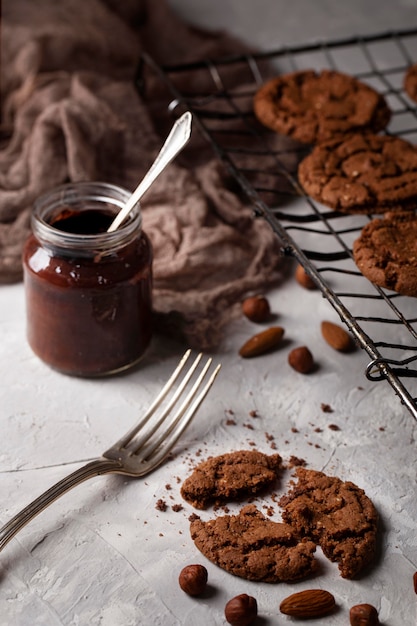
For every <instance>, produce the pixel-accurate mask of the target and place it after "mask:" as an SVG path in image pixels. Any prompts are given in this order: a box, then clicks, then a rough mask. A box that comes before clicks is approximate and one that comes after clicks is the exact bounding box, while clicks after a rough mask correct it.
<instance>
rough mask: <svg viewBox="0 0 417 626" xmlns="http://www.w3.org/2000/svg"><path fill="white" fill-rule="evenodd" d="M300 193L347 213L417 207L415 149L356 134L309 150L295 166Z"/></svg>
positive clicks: (387, 139) (401, 141)
mask: <svg viewBox="0 0 417 626" xmlns="http://www.w3.org/2000/svg"><path fill="white" fill-rule="evenodd" d="M298 179H299V182H300V184H301V185H302V187H303V188H304V191H305V192H306V193H307V194H309V195H310V196H311V197H312V198H314V199H315V200H318V201H319V202H321V203H323V204H325V205H327V206H329V207H332V208H333V209H337V210H338V211H342V212H345V213H372V212H374V213H384V212H385V211H387V210H397V209H398V208H403V209H407V210H408V209H410V208H413V207H414V206H416V205H417V147H416V146H414V145H412V144H411V143H409V142H408V141H405V140H404V139H401V138H399V137H392V136H387V135H374V134H373V133H365V134H359V133H355V134H353V135H349V136H347V137H345V138H339V139H334V140H332V141H327V142H325V143H323V144H320V145H318V146H316V147H315V148H313V150H312V152H311V153H310V154H309V155H308V156H307V157H306V158H305V159H303V160H302V161H301V163H300V165H299V167H298Z"/></svg>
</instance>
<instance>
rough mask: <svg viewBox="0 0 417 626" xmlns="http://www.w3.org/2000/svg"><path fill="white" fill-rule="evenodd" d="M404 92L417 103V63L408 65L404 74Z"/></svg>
mask: <svg viewBox="0 0 417 626" xmlns="http://www.w3.org/2000/svg"><path fill="white" fill-rule="evenodd" d="M404 90H405V92H406V94H407V95H409V96H410V98H411V99H412V100H414V102H417V63H415V64H414V65H410V67H409V68H408V70H407V72H406V73H405V76H404Z"/></svg>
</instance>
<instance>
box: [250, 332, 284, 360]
mask: <svg viewBox="0 0 417 626" xmlns="http://www.w3.org/2000/svg"><path fill="white" fill-rule="evenodd" d="M283 335H284V329H283V328H281V326H271V327H270V328H267V329H266V330H263V331H262V332H261V333H258V334H257V335H253V337H251V338H250V339H248V341H246V342H245V343H244V344H243V346H242V347H241V348H240V350H239V354H240V356H242V357H243V358H245V359H250V358H251V357H254V356H258V355H260V354H264V353H265V352H269V350H272V349H273V348H276V346H277V345H278V344H279V343H280V341H281V339H282V337H283Z"/></svg>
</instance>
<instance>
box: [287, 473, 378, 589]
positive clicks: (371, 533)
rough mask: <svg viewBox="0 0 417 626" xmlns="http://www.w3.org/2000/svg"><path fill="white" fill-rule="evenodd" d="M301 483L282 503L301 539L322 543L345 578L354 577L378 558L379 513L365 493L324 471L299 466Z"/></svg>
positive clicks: (322, 547)
mask: <svg viewBox="0 0 417 626" xmlns="http://www.w3.org/2000/svg"><path fill="white" fill-rule="evenodd" d="M296 477H297V479H298V482H297V483H295V484H294V483H293V485H292V488H291V489H290V490H289V491H288V493H287V494H286V495H284V496H283V497H282V498H281V499H280V501H279V504H280V506H282V508H283V512H282V518H283V520H284V522H286V523H287V524H290V525H291V527H292V528H293V529H294V532H296V534H298V536H299V537H300V538H308V539H310V540H311V541H314V542H316V543H318V544H319V545H320V547H321V549H322V550H323V553H324V554H325V556H326V557H327V558H328V559H330V561H333V562H336V563H338V566H339V571H340V573H341V575H342V577H343V578H354V577H355V576H356V575H357V574H359V572H361V571H362V570H363V569H364V568H365V567H366V566H367V565H369V564H370V563H371V562H372V560H373V559H374V557H375V552H376V536H377V525H378V514H377V512H376V509H375V507H374V505H373V504H372V502H371V500H370V499H369V498H368V497H367V495H366V494H365V492H364V491H363V490H362V489H360V488H359V487H357V486H356V485H354V484H353V483H352V482H343V481H342V480H340V479H339V478H336V477H334V476H327V475H326V474H324V473H323V472H318V471H315V470H308V469H305V468H303V467H299V468H297V470H296Z"/></svg>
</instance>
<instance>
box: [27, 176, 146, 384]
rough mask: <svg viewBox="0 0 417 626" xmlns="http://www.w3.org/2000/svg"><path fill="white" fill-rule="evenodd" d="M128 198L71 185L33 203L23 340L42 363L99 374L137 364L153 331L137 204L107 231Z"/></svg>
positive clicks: (113, 190) (109, 189)
mask: <svg viewBox="0 0 417 626" xmlns="http://www.w3.org/2000/svg"><path fill="white" fill-rule="evenodd" d="M129 196H130V193H129V192H128V191H126V190H124V189H122V188H120V187H116V186H114V185H110V184H107V183H100V182H97V183H96V182H93V183H88V182H87V183H74V184H68V185H64V186H62V187H58V188H57V189H54V190H53V191H51V192H49V193H46V194H45V195H44V196H42V197H41V198H39V199H38V201H37V202H36V203H35V206H34V210H33V214H32V234H31V236H30V237H29V238H28V240H27V242H26V244H25V248H24V253H23V267H24V285H25V294H26V315H27V337H28V341H29V345H30V346H31V348H32V350H33V351H34V352H35V354H37V355H38V356H39V357H40V358H41V359H42V360H43V361H44V362H45V363H47V364H48V365H50V366H51V367H53V368H54V369H57V370H59V371H61V372H64V373H66V374H72V375H76V376H100V375H105V374H111V373H115V372H119V371H121V370H124V369H126V368H128V367H130V366H132V365H134V364H135V363H137V362H138V361H139V360H140V359H141V357H142V356H143V354H144V352H145V351H146V348H147V347H148V345H149V343H150V340H151V334H152V248H151V244H150V242H149V239H148V237H147V236H146V234H145V233H144V231H143V230H142V217H141V212H140V208H139V206H137V207H135V208H134V209H133V211H132V212H131V213H130V215H129V216H128V217H127V218H126V220H125V222H124V223H123V224H122V225H121V226H119V228H118V229H117V230H115V231H114V232H111V233H108V232H107V229H108V228H109V226H110V224H111V222H112V221H113V219H114V217H115V215H116V214H117V213H118V212H119V211H120V209H121V208H122V207H123V205H124V204H125V202H126V201H127V200H128V198H129Z"/></svg>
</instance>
